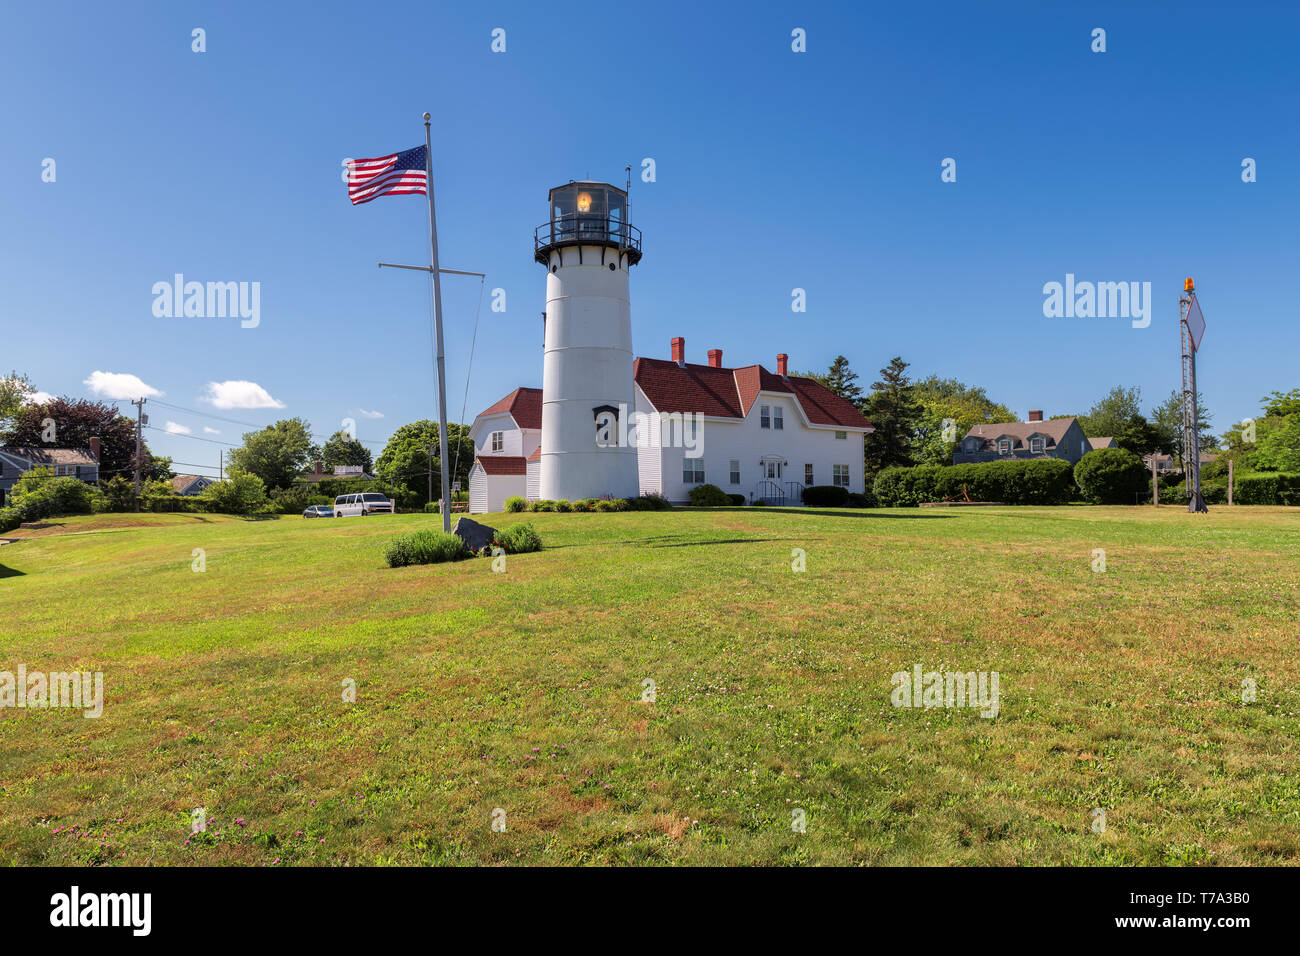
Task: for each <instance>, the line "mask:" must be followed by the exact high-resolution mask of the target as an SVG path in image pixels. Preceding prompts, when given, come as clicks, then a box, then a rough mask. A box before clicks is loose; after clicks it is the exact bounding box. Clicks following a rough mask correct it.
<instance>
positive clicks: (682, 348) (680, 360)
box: [672, 335, 686, 365]
mask: <svg viewBox="0 0 1300 956" xmlns="http://www.w3.org/2000/svg"><path fill="white" fill-rule="evenodd" d="M672 346H673V361H674V362H676V363H677V364H678V365H685V364H686V340H685V339H684V338H682V337H681V336H680V335H678V336H676V337H675V338H674V339H673V341H672Z"/></svg>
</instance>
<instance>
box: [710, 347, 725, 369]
mask: <svg viewBox="0 0 1300 956" xmlns="http://www.w3.org/2000/svg"><path fill="white" fill-rule="evenodd" d="M709 368H722V349H709Z"/></svg>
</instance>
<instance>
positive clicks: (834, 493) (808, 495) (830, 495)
mask: <svg viewBox="0 0 1300 956" xmlns="http://www.w3.org/2000/svg"><path fill="white" fill-rule="evenodd" d="M803 503H804V504H806V505H808V506H810V507H813V508H843V507H844V506H845V505H847V504H848V503H849V489H847V488H843V487H841V486H839V485H813V486H811V487H809V488H805V489H804V490H803Z"/></svg>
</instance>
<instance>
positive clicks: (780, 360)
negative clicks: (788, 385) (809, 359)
mask: <svg viewBox="0 0 1300 956" xmlns="http://www.w3.org/2000/svg"><path fill="white" fill-rule="evenodd" d="M788 361H790V356H788V355H786V354H785V353H784V352H780V353H778V354H777V356H776V374H777V375H780V376H781V377H782V378H785V375H786V372H785V363H786V362H788Z"/></svg>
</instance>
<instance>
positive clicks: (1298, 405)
mask: <svg viewBox="0 0 1300 956" xmlns="http://www.w3.org/2000/svg"><path fill="white" fill-rule="evenodd" d="M1260 401H1261V403H1262V404H1263V410H1264V414H1265V415H1275V416H1277V417H1278V418H1286V417H1288V416H1290V415H1296V414H1300V388H1293V389H1291V391H1289V392H1269V393H1268V395H1266V396H1265V397H1264V398H1262V399H1260Z"/></svg>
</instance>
